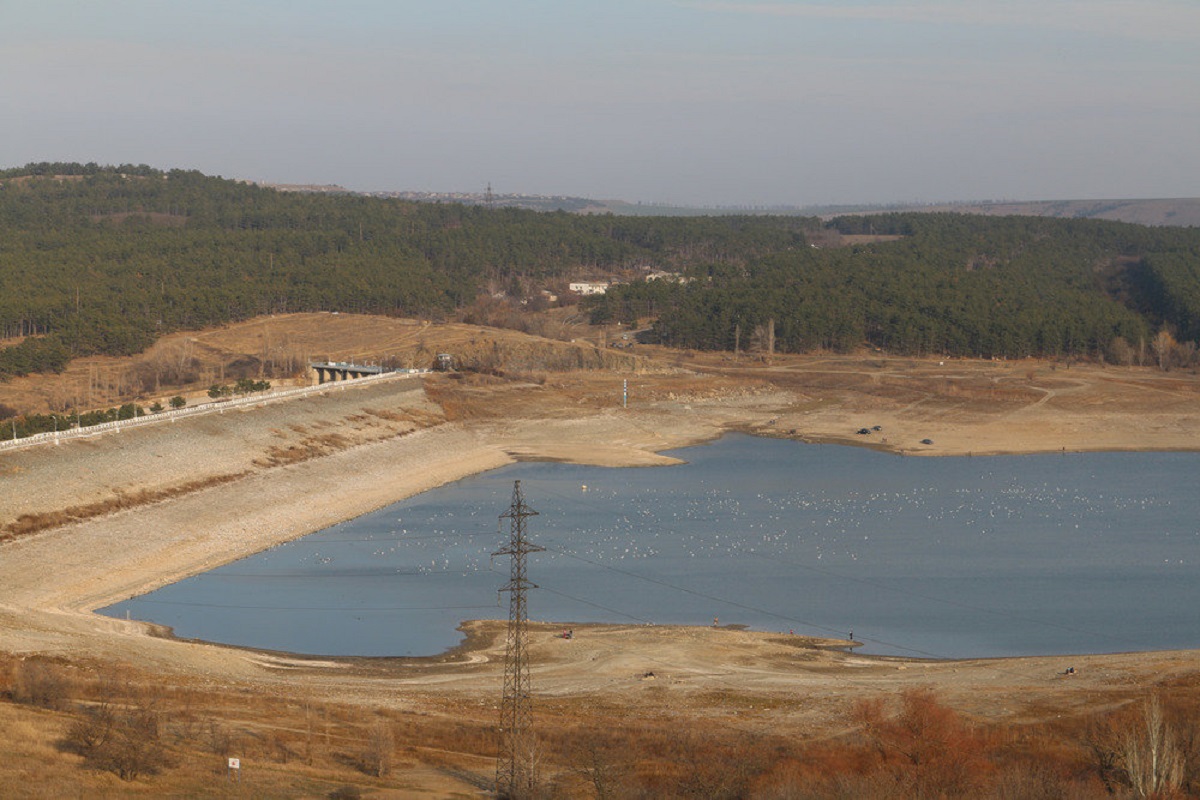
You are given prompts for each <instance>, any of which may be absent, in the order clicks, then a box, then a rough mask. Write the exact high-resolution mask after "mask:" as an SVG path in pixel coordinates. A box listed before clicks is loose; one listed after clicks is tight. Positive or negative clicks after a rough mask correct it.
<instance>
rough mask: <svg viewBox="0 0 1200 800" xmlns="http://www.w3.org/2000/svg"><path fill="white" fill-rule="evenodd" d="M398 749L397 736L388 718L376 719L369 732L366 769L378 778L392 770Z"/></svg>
mask: <svg viewBox="0 0 1200 800" xmlns="http://www.w3.org/2000/svg"><path fill="white" fill-rule="evenodd" d="M395 750H396V736H395V734H394V733H393V732H392V726H391V724H390V723H388V721H387V720H386V719H380V720H376V722H375V724H373V725H372V726H371V729H370V730H369V731H368V732H367V752H366V759H365V761H366V764H365V766H366V770H367V772H369V773H370V774H372V775H374V776H375V777H377V778H383V777H385V776H387V774H388V773H389V772H391V771H392V756H393V754H394V753H395Z"/></svg>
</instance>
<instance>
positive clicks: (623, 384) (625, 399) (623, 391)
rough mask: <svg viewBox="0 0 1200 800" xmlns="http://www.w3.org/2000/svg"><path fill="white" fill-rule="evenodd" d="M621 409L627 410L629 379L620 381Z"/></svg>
mask: <svg viewBox="0 0 1200 800" xmlns="http://www.w3.org/2000/svg"><path fill="white" fill-rule="evenodd" d="M621 408H629V379H628V378H626V379H625V380H623V381H621Z"/></svg>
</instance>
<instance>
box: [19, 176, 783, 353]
mask: <svg viewBox="0 0 1200 800" xmlns="http://www.w3.org/2000/svg"><path fill="white" fill-rule="evenodd" d="M804 224H805V221H803V220H798V219H795V218H789V219H782V218H781V219H764V218H737V217H730V218H720V219H709V220H686V219H680V220H663V219H634V218H617V217H612V216H576V215H571V214H566V213H563V212H559V213H549V214H547V213H537V212H531V211H523V210H519V209H511V208H504V209H489V208H484V207H471V206H460V205H444V204H421V203H413V202H407V201H401V200H391V199H380V198H368V197H358V196H326V195H316V194H299V193H284V192H278V191H275V190H272V189H266V188H262V187H258V186H254V185H250V184H245V183H239V182H235V181H229V180H223V179H220V178H213V177H208V176H205V175H202V174H200V173H198V172H191V171H183V170H172V171H169V172H161V171H158V170H154V169H151V168H150V167H146V166H144V165H139V166H131V165H123V166H120V167H115V168H113V167H100V166H97V165H95V164H87V165H79V164H33V165H29V166H27V167H24V168H21V169H17V170H8V171H6V172H0V337H22V336H29V335H33V336H34V337H38V338H34V339H29V340H26V343H25V344H22V345H20V346H19V347H17V348H15V349H14V348H10V349H9V350H7V351H0V377H3V376H4V375H13V374H22V373H24V372H28V371H30V370H46V369H59V368H61V367H62V365H63V364H64V363H65V362H66V360H67V359H68V358H70V357H73V356H79V355H86V354H93V353H105V354H114V355H121V354H129V353H134V352H137V351H139V350H141V349H143V348H145V347H146V346H147V345H148V344H150V343H151V342H152V341H153V340H154V339H155V338H157V337H158V336H160V335H161V334H163V333H165V332H168V331H172V330H180V329H190V328H197V327H201V326H205V325H211V324H214V323H223V322H227V321H233V320H240V319H246V318H249V317H252V316H255V315H259V314H267V313H276V312H291V311H316V310H331V311H332V310H338V311H358V312H369V313H381V314H403V315H414V316H415V315H429V316H435V315H439V314H448V313H452V312H453V311H454V310H456V309H458V308H461V307H463V306H465V305H467V304H469V303H471V302H473V301H474V300H475V299H476V297H477V295H478V294H479V293H480V291H481V290H482V289H484V288H485V287H489V286H500V287H511V286H523V285H530V284H536V283H537V282H545V281H547V280H550V279H554V278H565V277H570V276H573V275H577V274H581V273H584V274H586V273H587V272H589V271H597V272H600V273H601V274H612V273H615V272H617V271H620V270H623V269H628V268H631V267H633V266H637V265H642V264H649V265H655V266H666V267H676V266H680V265H686V264H690V263H693V262H694V261H696V260H698V259H706V260H726V259H732V258H743V257H746V256H751V255H754V254H756V253H768V252H774V251H777V250H779V249H781V248H786V247H790V246H794V245H795V244H797V243H800V242H802V241H803V233H802V228H803V226H804ZM41 337H45V338H41Z"/></svg>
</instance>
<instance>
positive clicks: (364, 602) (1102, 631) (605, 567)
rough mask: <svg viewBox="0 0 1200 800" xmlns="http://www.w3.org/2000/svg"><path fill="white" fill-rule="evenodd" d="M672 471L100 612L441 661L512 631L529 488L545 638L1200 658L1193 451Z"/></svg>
mask: <svg viewBox="0 0 1200 800" xmlns="http://www.w3.org/2000/svg"><path fill="white" fill-rule="evenodd" d="M673 455H676V456H678V457H680V458H684V459H687V461H688V463H687V464H685V465H682V466H676V467H649V468H621V469H605V468H599V467H579V466H572V465H566V464H551V463H522V464H515V465H512V466H509V467H505V468H502V469H498V470H495V471H493V472H489V473H486V474H483V475H479V476H476V477H473V478H469V479H466V480H463V481H460V482H458V483H455V484H452V485H450V486H446V487H444V488H442V489H438V490H436V491H432V492H427V493H426V494H422V495H419V496H417V497H413V498H410V499H408V500H405V501H403V502H401V503H397V504H396V505H393V506H390V507H388V508H385V509H382V510H380V511H378V512H375V513H372V514H368V515H367V516H364V517H360V518H358V519H356V520H353V521H350V522H347V523H344V524H341V525H338V526H335V527H333V528H330V529H328V530H325V531H322V532H320V533H317V534H314V535H312V536H308V537H306V538H304V539H302V540H299V541H296V542H292V543H290V544H286V545H282V546H279V547H276V548H274V549H272V550H269V551H267V552H265V553H261V554H259V555H256V556H253V557H250V558H247V559H244V560H242V561H239V562H237V563H234V564H230V565H228V566H226V567H223V568H221V569H217V570H214V571H212V572H209V573H206V574H204V575H199V576H196V577H194V578H191V579H188V580H185V581H182V582H180V583H177V584H175V585H173V586H169V587H166V588H164V589H161V590H159V591H157V592H154V593H152V594H149V595H146V596H144V597H140V598H136V599H133V600H130V601H128V602H125V603H120V604H118V605H115V606H111V607H109V608H107V609H104V611H103V612H102V613H105V614H109V615H112V616H120V617H124V616H125V615H126V613H127V612H128V614H129V615H130V616H131V617H133V618H135V619H143V620H150V621H153V622H157V623H161V624H164V625H170V626H172V627H173V628H174V629H175V632H176V634H177V635H179V636H185V637H193V638H199V639H207V640H211V641H218V642H225V643H229V644H239V645H247V646H253V647H261V648H272V649H279V650H288V651H293V652H300V653H313V654H325V655H335V654H336V655H430V654H435V653H438V652H440V651H442V650H445V649H446V648H448V647H451V646H453V645H455V644H457V643H458V642H459V641H460V639H461V635H460V634H459V633H457V632H456V631H455V627H456V626H457V625H458V623H459V622H460V621H461V620H464V619H475V618H497V619H507V616H508V609H507V602H508V601H507V595H503V596H500V595H498V589H499V588H500V587H501V586H503V585H504V583H505V582H506V581H507V579H508V562H507V560H505V559H500V558H498V559H496V561H495V564H494V565H493V564H492V563H491V558H490V554H491V553H493V552H494V551H496V550H499V549H500V548H501V547H502V546H503V543H504V541H505V540H506V539H507V536H508V529H507V526H505V527H504V529H503V532H502V533H500V532H498V531H499V525H498V517H499V515H500V514H502V513H504V512H505V511H506V510H507V508H508V505H509V502H510V500H511V496H512V488H513V481H514V480H520V481H521V487H522V490H523V492H524V495H525V500H526V502H527V503H528V504H529V505H530V506H531V507H532V508H534V509H536V510H537V511H538V512H539V516H537V517H533V518H532V519H530V520H529V522H528V533H529V536H530V538H531V539H532V540H533V541H534V542H536V543H537V544H540V545H542V546H544V547H545V548H546V552H544V553H538V554H536V555H533V556H531V557H530V560H529V577H530V579H531V580H533V581H534V582H535V583H537V584H538V586H539V587H540V588H539V589H537V590H534V591H531V592H530V594H529V601H528V603H529V614H530V618H531V619H535V620H553V621H556V622H559V623H562V624H564V625H566V624H568V623H570V622H653V623H683V624H694V625H705V624H712V621H713V618H714V617H718V618H719V619H720V622H721V624H722V625H724V624H745V625H748V626H750V627H752V628H754V629H758V630H775V631H784V632H786V631H790V630H794V631H795V632H796V633H797V634H815V635H834V636H846V635H848V634H849V632H850V631H853V632H854V636H855V638H856V639H857V640H859V641H861V642H864V643H865V646H864V648H863V651H864V652H871V653H891V654H903V655H928V656H941V657H966V656H998V655H1028V654H1038V653H1064V654H1065V653H1085V652H1112V651H1123V650H1150V649H1159V648H1195V647H1200V615H1197V613H1196V609H1197V608H1198V607H1200V492H1198V491H1197V475H1198V474H1200V469H1198V468H1200V456H1198V455H1197V454H1191V453H1101V454H1087V455H1074V454H1072V455H1042V456H994V457H987V458H982V457H980V458H902V457H898V456H894V455H887V454H882V453H877V452H874V451H871V450H865V449H860V448H853V447H839V446H835V445H809V444H799V443H795V442H789V441H779V440H772V439H755V438H752V437H748V436H741V435H730V436H726V437H725V438H723V439H721V440H720V441H718V442H715V443H713V444H710V445H705V446H701V447H693V448H688V449H686V450H679V451H675V452H674V453H673ZM351 483H352V482H351ZM498 601H499V602H498ZM500 603H503V604H504V605H503V606H501V605H500Z"/></svg>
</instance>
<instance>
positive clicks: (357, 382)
mask: <svg viewBox="0 0 1200 800" xmlns="http://www.w3.org/2000/svg"><path fill="white" fill-rule="evenodd" d="M428 372H429V370H427V369H412V370H397V371H396V372H383V373H380V374H378V375H365V376H363V377H361V378H354V379H353V380H346V381H328V382H326V383H322V384H318V385H316V386H298V387H295V388H292V389H280V390H279V391H276V392H263V393H261V394H254V395H246V396H245V397H235V398H229V399H224V400H214V401H213V402H211V403H200V404H199V405H194V406H184V407H183V408H171V409H167V410H164V411H159V412H158V413H156V414H145V415H143V416H140V417H130V418H129V419H119V420H113V421H112V422H99V423H97V424H95V425H88V426H86V427H83V428H69V429H67V430H65V431H46V432H45V433H34V434H31V435H29V436H23V437H21V438H19V439H7V440H5V441H0V451H4V450H18V449H21V448H25V447H36V446H38V445H44V444H58V443H59V442H63V441H67V440H70V439H83V438H87V437H89V436H99V435H101V434H104V433H110V432H111V433H120V432H121V431H122V430H124V429H125V428H133V427H137V426H138V425H153V424H155V423H160V422H174V421H175V420H177V419H181V418H183V417H195V416H200V415H202V414H222V413H224V412H225V411H226V410H227V409H231V408H242V407H244V406H256V405H263V404H265V403H273V402H276V401H279V400H290V399H294V398H297V397H303V396H305V395H309V394H320V393H321V392H331V391H342V390H344V389H346V388H347V387H351V386H363V385H364V384H369V383H379V382H380V381H386V380H394V379H397V378H415V377H419V376H421V375H424V374H426V373H428Z"/></svg>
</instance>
